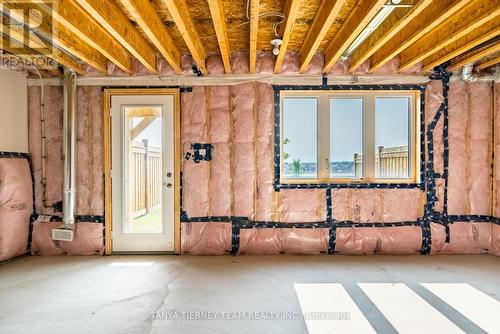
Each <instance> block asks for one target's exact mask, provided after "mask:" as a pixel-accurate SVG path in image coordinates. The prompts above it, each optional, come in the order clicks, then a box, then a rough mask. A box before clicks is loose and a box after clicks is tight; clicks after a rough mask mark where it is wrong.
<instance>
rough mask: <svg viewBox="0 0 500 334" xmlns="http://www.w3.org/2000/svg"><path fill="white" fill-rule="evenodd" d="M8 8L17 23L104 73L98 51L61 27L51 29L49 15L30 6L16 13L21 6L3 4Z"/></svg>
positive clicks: (103, 59) (102, 60)
mask: <svg viewBox="0 0 500 334" xmlns="http://www.w3.org/2000/svg"><path fill="white" fill-rule="evenodd" d="M3 6H4V7H8V8H9V10H10V11H9V16H10V17H11V18H12V19H14V20H15V21H17V22H23V14H22V13H24V22H25V24H27V25H28V26H29V27H30V28H31V29H32V30H34V31H36V32H37V33H39V34H40V35H42V36H44V37H45V38H46V39H47V40H50V41H51V42H52V43H53V44H55V45H56V46H58V47H60V48H61V49H63V50H64V51H66V52H67V53H69V54H71V55H73V56H75V57H76V58H79V59H80V60H82V61H83V62H84V63H87V64H89V65H90V66H92V67H94V68H95V69H97V70H98V71H99V72H101V73H106V72H107V69H106V62H107V59H106V57H104V56H103V55H102V54H101V53H100V52H99V51H97V50H96V49H94V48H93V47H92V46H90V45H89V44H87V43H86V42H85V41H83V40H82V39H81V38H80V37H78V36H77V35H76V34H74V33H72V32H71V31H69V30H68V29H66V28H65V27H64V26H62V25H57V26H54V27H52V26H51V25H49V23H48V22H50V21H51V20H52V17H51V15H49V14H48V13H46V12H44V11H43V10H42V9H41V8H40V7H38V6H37V5H34V4H30V10H29V11H16V10H13V9H21V8H23V7H22V4H14V3H10V2H9V3H8V4H3Z"/></svg>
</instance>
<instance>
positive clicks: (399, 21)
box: [349, 0, 433, 72]
mask: <svg viewBox="0 0 500 334" xmlns="http://www.w3.org/2000/svg"><path fill="white" fill-rule="evenodd" d="M432 2H433V0H420V1H419V2H418V3H417V4H416V5H415V6H413V7H410V8H408V7H398V8H395V9H394V11H393V12H392V13H391V14H390V15H389V16H388V17H387V18H386V19H385V21H384V22H383V23H382V24H381V25H380V26H379V27H378V28H377V29H376V30H375V31H374V32H373V33H372V34H371V35H370V36H369V37H368V38H367V39H366V40H365V41H364V42H363V43H362V44H361V45H360V46H359V47H358V49H357V50H356V51H355V52H354V53H353V54H352V55H351V56H350V58H349V60H350V66H349V72H353V71H355V70H356V69H357V68H358V67H359V66H360V65H361V64H363V63H364V62H365V61H366V60H367V59H368V58H369V57H370V56H371V55H372V54H374V53H375V52H376V51H377V50H379V49H380V48H381V47H382V46H383V45H384V44H385V43H387V42H388V41H389V40H390V39H391V38H393V37H394V36H396V34H397V33H399V32H400V31H401V30H403V29H404V28H405V27H406V26H407V25H408V24H409V23H410V22H411V21H412V20H414V19H415V18H416V17H417V16H418V15H419V14H420V13H422V11H423V10H424V9H426V8H427V7H428V6H429V5H430V4H431V3H432Z"/></svg>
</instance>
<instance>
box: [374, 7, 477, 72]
mask: <svg viewBox="0 0 500 334" xmlns="http://www.w3.org/2000/svg"><path fill="white" fill-rule="evenodd" d="M469 2H470V0H458V1H454V0H439V1H434V2H433V3H432V4H431V5H429V6H427V8H426V9H425V10H424V11H422V13H420V15H418V16H417V17H416V18H415V19H414V20H412V21H410V22H408V24H407V25H406V26H405V27H404V28H403V29H402V30H401V31H400V32H398V33H397V34H396V36H394V37H393V38H392V39H391V40H390V41H389V42H387V43H386V44H384V45H383V47H382V48H380V49H379V50H378V51H376V52H375V53H374V54H373V55H372V56H371V67H370V72H373V71H375V70H376V69H378V68H380V67H381V66H382V65H384V64H385V63H387V62H388V61H389V60H391V59H393V58H394V57H396V56H397V55H398V54H400V53H401V52H402V51H403V50H405V49H407V48H408V47H410V46H411V45H413V44H414V43H415V42H417V41H418V40H419V39H420V38H422V37H423V36H425V35H426V34H427V33H429V32H430V31H432V30H433V29H435V28H436V27H437V26H438V25H440V24H441V23H443V22H444V21H445V20H446V19H447V18H449V17H450V16H452V15H453V14H455V13H456V12H458V11H459V10H460V9H462V8H463V7H464V6H465V5H467V4H468V3H469Z"/></svg>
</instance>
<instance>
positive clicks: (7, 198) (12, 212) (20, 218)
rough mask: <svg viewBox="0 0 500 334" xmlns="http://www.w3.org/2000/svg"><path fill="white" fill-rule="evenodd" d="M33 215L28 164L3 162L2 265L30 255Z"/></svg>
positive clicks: (0, 191) (0, 172)
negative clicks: (31, 218) (13, 259)
mask: <svg viewBox="0 0 500 334" xmlns="http://www.w3.org/2000/svg"><path fill="white" fill-rule="evenodd" d="M32 212H33V191H32V185H31V175H30V169H29V164H28V160H26V159H24V158H23V159H17V158H3V159H1V158H0V262H1V261H5V260H8V259H10V258H12V257H15V256H18V255H21V254H24V253H26V252H27V251H28V250H27V246H28V233H29V225H30V216H31V213H32Z"/></svg>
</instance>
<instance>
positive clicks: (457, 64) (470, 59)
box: [448, 43, 500, 72]
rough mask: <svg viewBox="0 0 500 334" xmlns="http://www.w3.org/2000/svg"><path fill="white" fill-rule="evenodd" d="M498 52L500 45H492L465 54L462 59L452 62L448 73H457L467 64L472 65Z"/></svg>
mask: <svg viewBox="0 0 500 334" xmlns="http://www.w3.org/2000/svg"><path fill="white" fill-rule="evenodd" d="M499 51H500V43H493V44H492V45H490V46H487V47H484V48H480V49H478V50H475V51H471V52H469V53H467V54H465V55H464V56H463V57H460V59H457V60H456V61H454V62H453V63H452V64H451V65H450V66H449V67H448V71H452V72H454V71H457V70H459V69H460V68H462V67H464V66H465V65H467V64H472V63H475V62H477V61H478V60H481V59H482V58H484V57H487V56H489V55H492V54H494V53H496V52H499Z"/></svg>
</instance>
